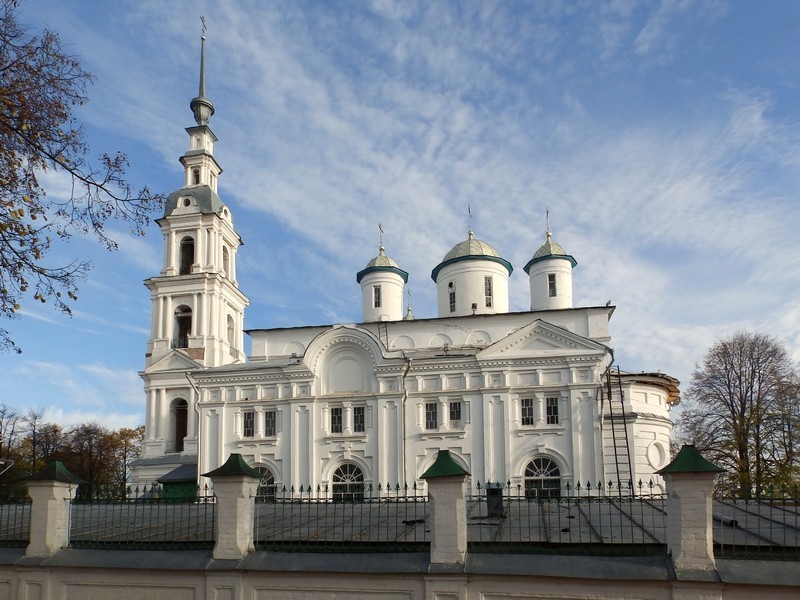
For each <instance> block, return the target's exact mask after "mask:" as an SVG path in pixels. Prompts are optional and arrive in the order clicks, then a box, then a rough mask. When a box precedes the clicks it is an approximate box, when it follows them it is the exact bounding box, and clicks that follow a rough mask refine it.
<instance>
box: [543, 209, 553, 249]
mask: <svg viewBox="0 0 800 600" xmlns="http://www.w3.org/2000/svg"><path fill="white" fill-rule="evenodd" d="M544 214H545V222H546V223H547V229H545V232H544V236H545V237H546V238H547V241H548V242H549V241H550V240H551V239H552V237H553V234H552V233H550V207H549V206H548V207H547V208H545V213H544Z"/></svg>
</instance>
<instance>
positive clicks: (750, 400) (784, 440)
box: [676, 332, 800, 496]
mask: <svg viewBox="0 0 800 600" xmlns="http://www.w3.org/2000/svg"><path fill="white" fill-rule="evenodd" d="M793 382H794V372H793V365H792V363H791V361H790V359H789V357H788V354H787V352H786V349H785V347H784V345H783V344H782V343H781V342H780V341H778V340H776V339H775V338H772V337H770V336H767V335H763V334H759V333H749V332H741V333H737V334H735V335H733V336H731V337H729V338H726V339H723V340H720V341H718V342H717V343H716V344H714V345H713V346H712V347H711V348H710V349H709V350H708V352H707V354H706V355H705V357H704V359H703V362H702V363H701V364H700V365H698V366H697V367H696V369H695V371H694V373H693V375H692V380H691V384H690V386H689V389H688V392H687V394H686V408H685V409H684V411H683V412H682V414H681V416H680V417H679V420H678V424H677V425H678V426H677V429H676V435H677V437H678V438H679V440H680V441H682V442H687V443H694V444H695V445H696V446H697V447H698V449H699V450H700V451H701V452H703V453H704V455H705V456H706V457H707V458H708V459H709V460H711V461H712V462H715V463H716V464H718V465H720V466H721V467H723V468H725V469H726V470H727V475H726V476H725V477H724V478H723V482H724V486H725V487H726V488H727V490H726V491H728V492H735V493H738V494H742V495H745V496H749V495H751V494H753V493H755V494H757V495H760V494H762V493H763V492H764V491H765V490H766V489H768V488H769V487H774V486H781V485H784V484H791V483H794V482H796V481H797V477H798V472H797V464H796V462H797V460H796V458H795V457H794V456H795V452H796V446H797V443H798V442H797V427H798V424H799V422H798V420H797V418H798V412H800V409H799V406H800V405H799V404H798V402H800V395H798V393H797V388H796V387H793Z"/></svg>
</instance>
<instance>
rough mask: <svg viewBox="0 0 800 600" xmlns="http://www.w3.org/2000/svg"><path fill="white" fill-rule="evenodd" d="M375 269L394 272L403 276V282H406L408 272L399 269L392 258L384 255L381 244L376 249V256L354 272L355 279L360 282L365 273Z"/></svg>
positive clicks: (372, 271)
mask: <svg viewBox="0 0 800 600" xmlns="http://www.w3.org/2000/svg"><path fill="white" fill-rule="evenodd" d="M375 271H389V272H390V273H396V274H397V275H400V277H402V278H403V282H404V283H408V273H407V272H405V271H404V270H403V269H401V268H400V266H399V265H398V264H397V262H396V261H395V260H394V259H392V258H390V257H388V256H386V252H385V251H384V249H383V246H381V247H380V249H379V250H378V256H376V257H375V258H373V259H372V260H371V261H369V262H368V263H367V266H366V267H364V268H363V269H362V270H361V271H359V272H358V273H357V274H356V281H357V282H358V283H361V280H362V279H363V278H364V275H367V274H368V273H374V272H375Z"/></svg>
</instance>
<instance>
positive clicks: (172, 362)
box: [144, 350, 203, 373]
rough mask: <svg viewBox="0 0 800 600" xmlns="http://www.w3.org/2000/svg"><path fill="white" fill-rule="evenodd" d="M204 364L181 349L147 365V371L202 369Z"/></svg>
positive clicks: (172, 351)
mask: <svg viewBox="0 0 800 600" xmlns="http://www.w3.org/2000/svg"><path fill="white" fill-rule="evenodd" d="M202 367H203V364H202V363H200V362H198V361H196V360H194V359H192V358H189V357H188V356H186V354H184V353H183V352H181V351H179V350H171V351H170V353H169V354H166V355H164V356H162V357H161V358H160V359H158V360H157V361H156V362H154V363H153V364H152V365H150V366H149V367H147V368H146V369H145V370H144V372H145V373H155V372H161V371H186V370H190V369H200V368H202Z"/></svg>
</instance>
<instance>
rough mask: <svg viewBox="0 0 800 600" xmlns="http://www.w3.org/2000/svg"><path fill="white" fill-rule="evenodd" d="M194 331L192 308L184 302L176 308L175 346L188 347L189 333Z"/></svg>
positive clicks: (173, 341)
mask: <svg viewBox="0 0 800 600" xmlns="http://www.w3.org/2000/svg"><path fill="white" fill-rule="evenodd" d="M191 332H192V309H191V308H189V307H188V306H186V305H185V304H182V305H181V306H179V307H178V308H176V309H175V336H174V338H173V340H172V347H173V348H188V347H189V335H190V334H191Z"/></svg>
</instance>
